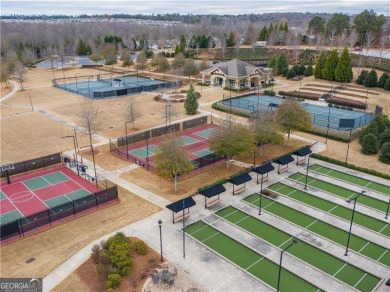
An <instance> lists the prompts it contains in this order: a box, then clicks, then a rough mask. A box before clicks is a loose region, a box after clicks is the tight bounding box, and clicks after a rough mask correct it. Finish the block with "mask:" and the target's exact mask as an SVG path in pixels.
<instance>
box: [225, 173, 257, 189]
mask: <svg viewBox="0 0 390 292" xmlns="http://www.w3.org/2000/svg"><path fill="white" fill-rule="evenodd" d="M251 179H252V177H251V176H250V175H249V174H248V173H246V172H245V173H243V174H240V175H237V176H235V177H233V178H231V179H229V182H231V183H232V184H234V185H236V186H238V185H240V184H243V183H246V182H247V181H250V180H251Z"/></svg>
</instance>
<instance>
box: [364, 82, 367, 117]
mask: <svg viewBox="0 0 390 292" xmlns="http://www.w3.org/2000/svg"><path fill="white" fill-rule="evenodd" d="M367 100H368V88H367V94H366V105H365V107H364V113H365V112H366V110H367Z"/></svg>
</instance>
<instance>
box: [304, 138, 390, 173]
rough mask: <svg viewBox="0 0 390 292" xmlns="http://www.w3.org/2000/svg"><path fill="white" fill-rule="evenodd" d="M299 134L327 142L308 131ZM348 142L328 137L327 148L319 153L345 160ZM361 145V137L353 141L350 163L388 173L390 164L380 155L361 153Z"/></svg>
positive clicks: (349, 154) (350, 150) (349, 157)
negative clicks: (383, 160)
mask: <svg viewBox="0 0 390 292" xmlns="http://www.w3.org/2000/svg"><path fill="white" fill-rule="evenodd" d="M298 135H299V136H302V137H307V138H310V139H314V140H317V141H319V142H322V143H325V138H323V137H318V136H315V135H312V134H308V133H301V132H300V133H298ZM347 147H348V143H343V142H339V141H334V140H330V139H328V142H327V144H326V150H325V151H323V152H321V153H319V154H321V155H324V156H328V157H331V158H334V159H338V160H341V161H345V157H346V154H347ZM360 150H361V146H360V144H359V139H355V140H354V141H352V143H351V145H350V148H349V153H348V163H351V164H355V165H358V166H360V167H365V168H371V169H374V170H377V171H380V172H383V173H387V172H388V171H387V170H388V169H389V165H388V164H385V163H382V162H380V161H379V160H378V155H364V154H362V153H361V151H360Z"/></svg>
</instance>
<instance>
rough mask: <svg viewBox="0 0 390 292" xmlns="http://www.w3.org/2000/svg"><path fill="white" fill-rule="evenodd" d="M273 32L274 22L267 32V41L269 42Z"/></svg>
mask: <svg viewBox="0 0 390 292" xmlns="http://www.w3.org/2000/svg"><path fill="white" fill-rule="evenodd" d="M273 31H274V26H273V24H272V22H271V24H270V25H269V28H268V30H267V36H266V39H267V40H268V39H269V37H270V36H271V34H272V32H273Z"/></svg>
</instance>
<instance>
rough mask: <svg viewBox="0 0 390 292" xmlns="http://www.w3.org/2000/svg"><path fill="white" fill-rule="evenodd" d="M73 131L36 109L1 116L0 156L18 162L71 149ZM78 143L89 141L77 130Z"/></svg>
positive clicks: (5, 159) (4, 159) (83, 143)
mask: <svg viewBox="0 0 390 292" xmlns="http://www.w3.org/2000/svg"><path fill="white" fill-rule="evenodd" d="M65 135H73V130H71V129H70V128H69V127H67V126H65V125H64V124H62V123H60V122H57V121H55V120H52V119H50V118H48V117H47V116H45V115H43V114H41V113H39V112H28V113H26V114H22V115H16V116H10V117H7V118H2V119H1V158H2V160H3V161H13V162H16V161H22V160H27V159H31V158H33V157H40V156H45V155H47V154H50V153H56V152H60V151H64V150H70V149H73V140H72V139H71V138H66V139H63V138H61V137H62V136H65ZM77 138H78V142H79V145H80V146H81V145H85V144H88V143H89V140H88V137H87V136H86V135H85V134H83V133H81V132H77Z"/></svg>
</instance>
